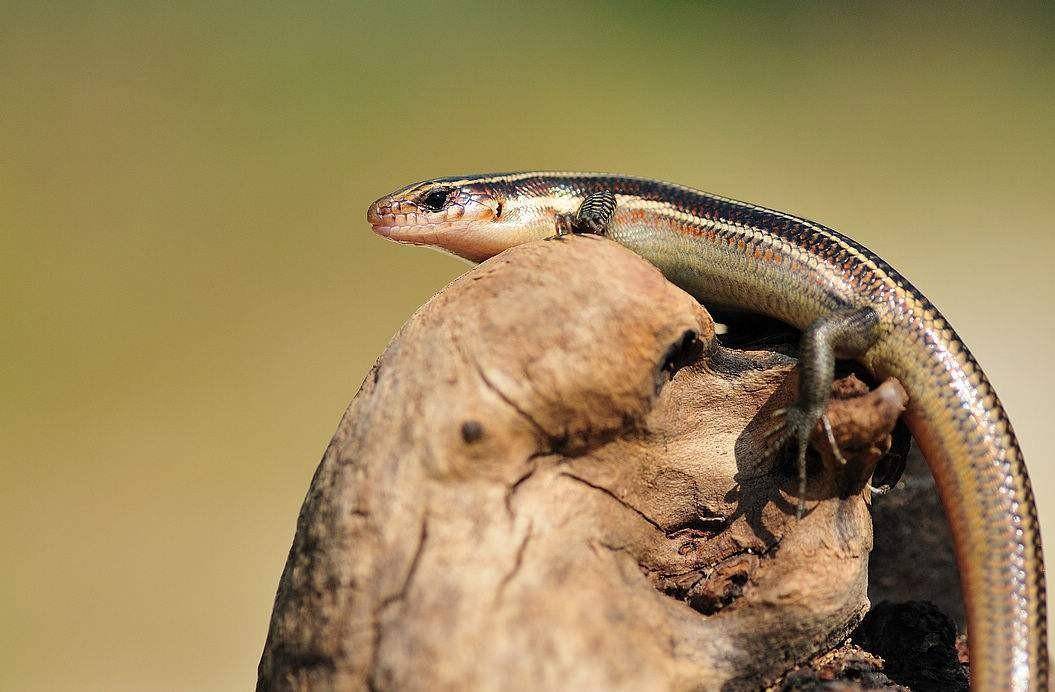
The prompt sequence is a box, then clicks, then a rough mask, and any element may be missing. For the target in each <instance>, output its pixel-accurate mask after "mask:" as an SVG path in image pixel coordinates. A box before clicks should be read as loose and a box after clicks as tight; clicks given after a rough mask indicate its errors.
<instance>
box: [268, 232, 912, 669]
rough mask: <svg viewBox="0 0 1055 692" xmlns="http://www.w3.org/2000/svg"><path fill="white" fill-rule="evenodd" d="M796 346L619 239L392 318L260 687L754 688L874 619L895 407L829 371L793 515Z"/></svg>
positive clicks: (544, 260)
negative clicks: (721, 316)
mask: <svg viewBox="0 0 1055 692" xmlns="http://www.w3.org/2000/svg"><path fill="white" fill-rule="evenodd" d="M794 362H795V361H794V359H793V358H792V357H790V356H789V355H786V354H782V353H779V352H776V351H774V350H734V349H730V348H727V347H725V346H723V345H721V344H720V343H719V342H718V340H717V339H716V337H715V323H714V321H713V320H712V318H711V316H710V315H709V314H708V313H707V312H706V311H705V310H704V309H703V308H701V307H700V305H699V304H698V303H696V301H695V300H693V299H692V298H691V297H690V296H688V295H687V294H685V293H684V292H682V291H681V290H679V289H678V288H676V287H674V286H673V285H672V284H670V283H668V282H667V281H666V280H665V279H664V278H663V276H662V275H661V274H660V273H659V272H658V271H656V270H655V269H654V268H653V267H652V266H651V265H649V264H647V263H646V262H644V261H643V260H641V259H640V258H639V257H637V256H636V255H634V254H632V253H631V252H629V251H628V250H626V249H624V248H622V247H621V246H619V245H616V244H615V243H611V242H609V241H607V240H604V239H601V238H596V237H570V238H565V239H562V240H557V241H541V242H536V243H532V244H528V245H524V246H520V247H517V248H514V249H512V250H510V251H508V252H505V253H503V254H502V255H500V256H498V257H496V258H494V259H492V260H489V261H487V262H485V263H483V264H481V265H479V266H477V267H475V268H473V269H472V270H471V271H469V272H468V273H467V274H465V275H463V276H462V277H460V278H459V279H457V280H455V281H454V282H453V283H452V284H450V285H449V286H448V287H447V288H446V289H445V290H443V291H442V292H441V293H440V294H438V295H437V296H435V297H434V298H433V299H432V300H430V301H429V302H428V303H427V304H426V305H425V306H423V307H422V308H421V309H420V310H419V311H418V312H417V313H416V314H415V315H414V316H413V317H412V318H411V319H410V320H409V321H408V322H407V324H406V325H405V326H404V327H403V328H402V329H401V330H400V332H399V333H398V334H397V335H396V336H395V338H394V339H393V340H392V342H391V344H390V345H389V347H388V348H387V349H386V351H385V352H384V354H383V355H382V356H381V357H380V359H379V360H378V362H377V364H376V365H375V366H374V368H373V370H372V371H371V372H370V374H369V375H368V376H367V378H366V380H365V382H364V383H363V385H362V387H361V389H360V391H359V392H358V394H357V395H356V396H355V399H354V400H353V401H352V403H351V404H350V406H349V407H348V409H347V411H346V412H345V414H344V417H343V419H342V420H341V422H340V424H339V426H338V429H337V432H336V434H335V435H334V437H333V439H332V441H331V442H330V445H329V447H328V448H327V450H326V453H325V455H324V457H323V460H322V462H321V464H320V465H319V467H318V469H317V471H316V473H315V477H314V478H313V480H312V482H311V487H310V489H309V491H308V494H307V497H306V499H305V501H304V506H303V508H302V510H301V514H300V518H299V520H298V524H297V533H296V538H295V539H294V542H293V546H292V548H291V550H290V553H289V558H288V561H287V563H286V567H285V570H284V572H283V574H282V577H281V581H280V583H279V588H278V594H277V596H276V599H275V606H274V612H273V614H272V619H271V626H270V631H269V633H268V637H267V643H266V645H265V648H264V653H263V656H262V659H261V661H260V668H259V680H258V689H268V690H270V689H276V690H286V689H298V690H299V689H303V690H307V689H311V690H319V689H350V690H364V689H370V690H373V689H398V690H418V689H422V690H424V689H429V690H446V689H451V690H454V689H459V690H460V689H484V690H487V689H495V690H497V689H510V688H513V689H616V690H618V689H625V690H683V689H684V690H690V689H691V690H697V689H704V690H710V689H715V690H733V689H758V688H759V687H761V686H764V685H767V684H773V683H776V682H777V681H779V680H780V678H781V676H782V675H784V674H785V673H786V672H787V671H788V670H790V669H791V668H793V667H794V666H796V665H797V664H802V663H803V662H806V661H809V660H810V659H811V657H813V656H815V655H818V654H823V653H825V652H827V651H829V650H831V649H832V648H833V647H836V646H838V645H839V644H841V643H842V642H843V641H845V639H846V637H847V635H848V634H849V633H850V632H851V631H852V630H853V628H854V627H855V626H856V625H857V624H858V622H859V621H860V620H861V618H862V617H863V616H864V614H865V612H866V611H867V609H868V600H867V597H866V590H867V574H868V559H869V551H870V549H871V547H872V524H871V519H870V516H869V509H868V503H869V501H870V499H869V486H868V480H869V478H870V477H871V476H872V473H873V469H874V467H875V464H876V463H877V462H878V461H879V460H880V458H881V457H883V454H884V453H885V452H886V450H887V449H888V448H889V446H890V440H891V437H890V435H891V431H892V430H893V429H894V426H895V423H896V421H897V417H898V415H899V413H900V412H901V410H902V407H903V405H904V402H905V399H906V397H905V392H904V390H903V389H902V388H901V386H900V384H899V383H897V382H896V381H892V380H890V381H887V382H884V383H881V384H880V385H879V386H878V387H876V388H874V389H869V388H868V387H866V386H864V385H863V384H861V382H860V381H857V380H855V379H854V378H853V377H850V378H844V379H842V380H839V381H838V382H837V383H836V392H835V394H836V397H837V398H836V399H834V400H833V402H832V404H831V406H830V407H829V411H828V416H829V419H830V421H831V423H832V426H833V433H834V437H835V440H836V441H837V442H838V444H839V446H840V448H841V449H842V452H843V455H842V456H843V457H844V460H845V462H846V463H845V464H843V463H841V462H840V461H839V460H837V459H836V458H835V457H834V456H833V455H832V453H831V450H830V444H829V442H828V439H827V435H826V434H825V433H824V431H822V430H817V431H816V432H815V435H814V439H813V441H812V446H813V449H812V450H811V452H810V481H809V486H808V489H807V492H806V497H805V505H806V510H807V511H806V514H805V516H804V517H803V518H802V519H796V516H795V515H796V507H797V504H798V502H799V498H798V492H797V490H798V489H797V486H798V481H797V473H796V470H795V469H794V468H793V464H792V463H791V459H790V457H789V455H787V454H776V455H772V454H767V450H766V445H765V444H764V442H763V440H764V437H765V435H766V433H767V431H768V429H769V427H770V426H771V425H772V421H773V417H772V414H773V411H775V410H777V409H779V408H781V407H783V406H785V405H787V404H788V403H790V402H791V401H792V399H793V397H794V394H795V379H796V378H795V374H794Z"/></svg>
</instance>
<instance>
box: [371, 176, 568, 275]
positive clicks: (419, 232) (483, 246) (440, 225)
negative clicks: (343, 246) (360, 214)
mask: <svg viewBox="0 0 1055 692" xmlns="http://www.w3.org/2000/svg"><path fill="white" fill-rule="evenodd" d="M507 177H508V176H502V175H487V176H483V175H481V176H463V177H455V178H439V179H436V180H427V181H425V182H421V183H414V184H412V185H407V186H406V187H403V188H401V189H399V190H396V191H395V192H392V193H390V194H387V195H385V196H384V197H382V198H381V199H379V200H377V201H376V202H374V203H373V204H371V205H370V208H369V209H367V212H366V219H367V221H368V222H369V223H370V225H371V226H372V227H373V229H374V232H375V233H377V234H378V235H380V236H383V237H385V238H389V239H391V240H395V241H396V242H400V243H409V244H412V245H430V246H432V247H436V248H439V249H441V250H445V251H447V252H450V253H453V254H455V255H458V256H459V257H464V258H465V259H468V260H470V261H474V262H480V261H483V260H485V259H487V258H488V257H492V256H494V255H496V254H498V253H499V252H501V251H503V250H505V249H508V248H510V247H512V246H514V245H519V244H521V243H525V242H528V241H530V240H535V239H538V238H545V237H547V236H550V235H552V234H553V232H554V218H555V215H554V213H552V212H550V213H547V210H545V209H543V208H542V207H540V206H539V205H538V204H533V203H531V201H530V200H531V199H532V195H531V194H530V193H529V192H528V191H525V190H521V189H519V188H517V187H515V186H512V185H510V184H509V183H508V182H506V181H505V178H507Z"/></svg>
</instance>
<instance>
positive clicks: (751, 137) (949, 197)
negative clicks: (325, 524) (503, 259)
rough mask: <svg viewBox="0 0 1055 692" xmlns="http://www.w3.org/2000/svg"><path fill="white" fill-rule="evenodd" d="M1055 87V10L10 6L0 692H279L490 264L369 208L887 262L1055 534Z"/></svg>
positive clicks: (1, 61) (2, 266) (5, 8)
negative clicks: (854, 250)
mask: <svg viewBox="0 0 1055 692" xmlns="http://www.w3.org/2000/svg"><path fill="white" fill-rule="evenodd" d="M1053 87H1055V12H1053V10H1052V5H1051V4H1050V3H1036V4H1035V5H1010V4H1007V5H1005V4H999V3H978V4H971V5H970V7H967V6H965V4H962V3H955V4H953V3H950V4H941V3H937V4H931V5H929V6H928V7H915V6H913V5H910V4H908V3H895V4H883V5H882V6H881V5H880V4H879V3H854V4H842V3H840V4H839V6H838V7H836V8H833V7H830V6H812V7H805V8H804V7H799V8H798V9H795V10H792V9H791V8H790V6H789V7H787V8H781V7H773V6H770V5H769V4H768V3H750V2H749V3H733V2H730V3H719V4H716V5H711V6H709V7H707V8H702V7H699V6H697V5H696V4H695V3H690V2H662V3H652V4H638V3H621V2H617V3H602V2H585V1H582V2H570V3H569V2H554V3H548V2H532V3H523V4H501V3H479V4H471V3H470V4H453V3H452V4H443V5H440V4H435V3H427V2H400V3H394V2H393V3H377V4H360V3H334V2H325V3H316V2H287V3H280V2H264V3H257V4H241V3H228V2H207V3H206V2H183V3H151V2H127V3H122V2H65V3H63V2H42V1H39V0H37V1H33V2H20V1H16V2H10V1H9V2H3V3H0V356H2V358H0V373H2V382H0V392H2V394H0V464H2V466H0V540H2V546H0V548H2V555H3V568H2V569H0V689H5V690H16V689H17V690H56V689H79V690H95V689H97V690H104V689H105V690H151V689H159V690H160V689H199V690H227V689H245V688H247V687H249V686H251V685H252V683H253V681H254V680H255V668H256V664H257V659H258V657H259V653H260V650H261V648H262V645H263V642H264V636H265V633H266V629H267V623H268V617H269V614H270V608H271V602H272V598H273V596H274V590H275V587H276V584H277V580H278V577H279V573H280V570H281V568H282V565H283V563H284V560H285V557H286V551H287V550H288V547H289V544H290V541H291V539H292V536H293V530H294V524H295V519H296V515H297V510H298V508H299V506H300V502H301V500H302V499H303V496H304V492H305V490H306V489H307V487H308V483H309V481H310V478H311V474H312V472H313V470H314V468H315V465H316V464H317V462H318V459H319V458H320V455H321V453H322V451H323V449H324V447H325V445H326V443H327V441H328V439H329V437H330V435H331V433H332V432H333V430H334V428H335V425H336V423H337V420H338V418H339V416H340V415H341V413H342V411H343V409H344V407H345V405H346V404H347V402H348V401H349V400H350V398H351V397H352V396H353V395H354V393H355V391H356V388H357V387H358V384H359V382H360V380H361V378H362V377H363V375H364V374H365V373H366V371H367V369H368V367H369V366H370V364H371V363H372V362H373V360H374V358H375V357H376V356H377V354H378V353H379V352H380V351H381V350H382V349H383V348H384V346H385V344H386V343H387V341H388V339H389V337H390V336H391V334H392V333H393V332H394V331H395V330H396V329H397V328H398V327H399V325H400V324H401V323H402V322H403V320H405V319H406V317H407V316H408V315H409V314H410V313H411V312H412V311H413V310H414V309H415V308H416V307H417V306H418V305H420V304H421V303H422V302H423V301H424V300H426V299H427V298H428V297H429V296H430V295H431V294H432V293H433V292H435V291H436V290H438V289H439V288H440V287H442V286H443V285H444V284H445V283H446V282H447V281H448V280H450V279H451V278H452V277H454V276H456V275H457V274H458V273H460V272H462V271H463V270H464V269H465V265H464V264H462V263H460V262H459V261H457V260H455V259H452V258H449V257H446V256H443V255H440V254H438V253H434V252H429V251H426V250H421V249H414V248H406V247H399V246H396V245H390V244H386V243H385V242H384V241H382V240H380V239H378V238H375V237H373V236H372V235H371V233H370V230H369V227H368V226H367V225H366V223H365V221H364V210H365V208H366V206H367V204H368V203H369V202H370V201H371V200H372V199H374V198H375V197H377V196H379V195H381V194H383V193H385V192H388V191H389V190H391V189H393V188H395V187H398V186H401V185H402V184H404V183H407V182H410V181H413V180H416V179H421V178H428V177H435V176H439V175H446V174H456V173H462V172H472V171H492V170H509V169H525V168H539V167H543V168H576V169H595V170H614V171H622V172H630V173H636V174H641V175H648V176H654V177H660V178H665V179H671V180H675V181H678V182H682V183H686V184H690V185H695V186H697V187H701V188H704V189H707V190H710V191H714V192H720V193H723V194H727V195H730V196H734V197H739V198H743V199H749V200H752V201H757V202H760V203H763V204H766V205H769V206H773V207H777V208H779V209H784V210H789V211H793V212H796V213H799V214H803V215H806V216H809V217H813V218H816V219H818V220H821V221H823V222H825V223H827V224H829V225H832V226H834V227H836V228H839V229H841V230H844V231H846V232H848V233H850V234H852V235H854V236H856V237H857V238H858V239H860V240H862V241H863V242H865V243H866V244H867V245H869V246H871V247H872V248H873V249H875V250H877V251H878V252H880V254H882V255H883V256H884V257H885V258H887V259H888V260H889V261H890V262H891V263H893V264H894V265H895V266H897V267H899V268H901V269H903V270H904V273H905V274H906V275H907V276H909V277H910V278H912V279H913V280H914V281H916V283H918V285H919V286H920V287H921V288H922V289H923V290H924V291H925V292H926V293H927V294H928V295H929V296H930V297H931V298H932V299H933V300H934V301H935V302H936V303H937V304H938V305H939V306H941V307H942V308H943V309H944V310H945V312H946V313H947V315H948V316H949V317H950V319H951V321H952V322H953V324H955V325H956V326H957V328H958V329H959V330H960V333H961V334H962V335H963V337H964V339H965V340H966V341H967V342H968V344H969V345H970V346H971V347H972V349H973V350H974V351H975V354H976V355H977V356H978V358H979V360H980V361H981V362H982V363H983V365H984V366H985V367H986V369H987V370H988V371H989V373H990V374H991V377H992V379H993V381H994V382H995V383H996V385H997V387H998V390H999V391H1000V393H1001V394H1002V396H1003V397H1004V400H1005V402H1006V404H1007V408H1008V409H1009V411H1010V414H1011V417H1012V419H1013V420H1014V422H1015V425H1016V427H1017V429H1018V432H1019V434H1020V436H1021V441H1022V445H1023V447H1024V448H1025V451H1026V456H1027V459H1028V460H1029V462H1030V468H1031V470H1032V473H1033V477H1034V481H1035V484H1036V486H1037V488H1038V490H1039V496H1040V498H1039V501H1040V503H1041V513H1042V520H1043V524H1044V528H1045V529H1046V530H1047V533H1048V535H1055V490H1053V488H1055V469H1053V467H1052V464H1051V459H1052V457H1053V456H1055V438H1053V436H1052V434H1051V422H1050V409H1051V404H1050V402H1051V397H1052V392H1053V391H1055V375H1053V374H1052V372H1053V371H1052V367H1051V364H1050V358H1051V356H1052V352H1053V351H1052V346H1051V344H1052V343H1053V342H1055V329H1053V318H1052V301H1053V299H1055V289H1053V284H1052V278H1051V265H1052V260H1053V251H1055V239H1053V237H1052V236H1053V230H1055V229H1053V219H1055V156H1053V154H1055V88H1053ZM906 521H912V518H911V517H906Z"/></svg>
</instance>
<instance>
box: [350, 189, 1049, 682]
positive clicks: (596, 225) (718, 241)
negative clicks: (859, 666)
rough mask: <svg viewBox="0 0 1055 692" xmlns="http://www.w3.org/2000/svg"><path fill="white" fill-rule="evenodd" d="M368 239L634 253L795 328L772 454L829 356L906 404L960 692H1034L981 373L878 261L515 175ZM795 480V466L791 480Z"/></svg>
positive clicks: (1003, 482) (660, 193) (998, 455)
mask: <svg viewBox="0 0 1055 692" xmlns="http://www.w3.org/2000/svg"><path fill="white" fill-rule="evenodd" d="M367 218H368V220H369V222H370V223H371V225H372V226H373V229H374V231H376V232H377V233H379V234H380V235H382V236H385V237H387V238H391V239H392V240H396V241H399V242H404V243H411V244H418V245H431V246H434V247H438V248H441V249H444V250H447V251H449V252H451V253H454V254H456V255H459V256H461V257H464V258H466V259H469V260H471V261H482V260H484V259H487V258H488V257H491V256H493V255H495V254H498V253H499V252H501V251H502V250H505V249H507V248H509V247H512V246H513V245H517V244H520V243H524V242H528V241H531V240H536V239H540V238H545V237H549V236H552V235H554V234H555V233H560V232H569V231H571V232H594V233H602V234H604V235H607V236H608V237H609V238H611V239H613V240H615V241H617V242H619V243H621V244H623V245H625V246H626V247H628V248H630V249H631V250H633V251H635V252H637V253H638V254H640V255H641V256H642V257H644V258H645V259H647V260H648V261H649V262H651V263H652V264H654V265H655V266H656V267H658V268H659V269H660V271H662V272H663V274H664V275H665V276H666V277H667V278H668V279H669V280H670V281H671V282H673V283H675V284H676V285H678V286H680V287H681V288H683V289H684V290H686V291H687V292H689V293H690V294H692V295H693V296H695V297H696V298H697V299H699V300H700V301H701V302H703V303H704V304H711V305H715V306H728V307H734V308H738V309H743V310H748V311H752V312H758V313H763V314H766V315H769V316H771V317H774V318H777V319H779V320H782V321H784V322H787V323H789V324H791V325H793V326H795V327H798V328H799V329H802V330H804V331H803V343H802V353H801V355H800V364H799V378H800V396H799V399H798V401H797V402H796V403H795V404H794V405H793V406H791V407H789V408H788V409H787V410H786V412H785V413H784V425H783V426H782V427H781V430H782V434H780V435H778V438H779V439H777V440H776V442H777V443H781V442H783V441H784V440H785V439H790V440H792V441H794V442H796V443H797V444H798V448H799V459H800V468H801V469H805V464H804V462H803V461H802V459H803V455H804V454H805V439H804V438H805V436H808V434H809V430H811V429H812V428H813V426H814V425H815V424H816V423H817V421H818V420H819V419H820V418H821V417H822V414H823V411H824V406H825V404H826V403H827V397H828V392H829V388H830V384H831V380H832V372H833V368H834V365H835V358H836V357H844V358H855V359H856V360H858V361H859V362H861V363H862V364H863V365H865V366H866V367H867V368H869V369H870V370H871V371H872V372H873V373H875V374H876V375H877V376H879V377H886V376H893V377H896V378H897V379H899V380H900V381H901V382H902V383H903V384H904V386H905V388H906V390H907V391H908V392H909V396H910V403H909V406H908V410H907V411H906V412H905V420H906V422H907V424H908V426H909V428H910V429H911V431H912V433H913V435H914V437H915V439H916V441H917V443H918V444H919V446H920V449H921V450H922V451H923V454H924V456H925V457H926V459H927V463H928V465H929V466H930V469H931V472H932V474H933V476H934V479H935V483H936V485H937V488H938V492H939V494H940V496H941V499H942V503H943V505H944V508H945V512H946V516H947V518H948V521H949V525H950V527H951V529H952V534H953V537H954V543H955V551H956V557H957V562H958V565H959V569H960V573H961V575H962V583H963V596H964V602H965V604H966V608H967V623H968V633H969V648H970V655H971V687H972V689H974V690H1046V689H1048V650H1047V618H1046V612H1045V609H1046V604H1045V591H1044V560H1043V555H1042V551H1041V542H1040V531H1039V526H1038V521H1037V513H1036V507H1035V505H1034V500H1033V491H1032V488H1031V486H1030V482H1029V477H1028V475H1027V472H1026V467H1025V464H1024V461H1023V458H1022V453H1021V451H1020V450H1019V446H1018V443H1017V441H1016V439H1015V434H1014V432H1013V430H1012V428H1011V424H1010V422H1009V421H1008V418H1007V415H1006V413H1005V412H1004V409H1003V407H1002V406H1001V404H1000V401H999V399H998V398H997V396H996V393H995V392H994V391H993V387H992V385H990V383H989V381H988V379H987V378H986V376H985V374H984V373H983V372H982V370H981V368H980V367H979V366H978V363H977V362H976V361H975V359H974V358H973V357H972V356H971V354H970V352H969V351H968V350H967V347H966V346H965V345H964V344H963V342H962V341H961V340H960V338H959V337H958V336H957V335H956V333H955V332H954V331H953V329H952V327H950V326H949V324H948V322H946V320H945V318H944V317H942V315H941V313H939V312H938V310H937V309H936V308H935V307H934V306H933V305H932V304H931V303H930V301H928V300H927V299H926V298H925V297H924V296H923V294H922V293H921V292H920V291H919V290H917V289H916V288H915V287H914V286H913V285H912V284H910V283H909V282H908V281H907V280H906V279H905V278H904V277H902V276H901V275H900V274H899V273H898V272H897V271H895V270H894V269H893V268H892V267H890V265H888V264H887V263H886V262H884V261H883V260H881V259H880V258H879V257H877V256H876V255H875V254H874V253H872V252H871V251H869V250H868V249H867V248H865V247H863V246H862V245H860V244H859V243H857V242H855V241H853V240H851V239H850V238H848V237H847V236H845V235H842V234H841V233H838V232H836V231H834V230H832V229H830V228H826V227H824V226H822V225H820V224H818V223H815V222H813V221H809V220H807V219H803V218H799V217H796V216H793V215H791V214H785V213H782V212H779V211H774V210H771V209H766V208H764V207H760V206H757V205H754V204H747V203H744V202H739V201H736V200H733V199H728V198H725V197H718V196H715V195H711V194H707V193H704V192H701V191H698V190H694V189H692V188H688V187H683V186H681V185H675V184H671V183H665V182H659V181H655V180H649V179H644V178H635V177H628V176H619V175H609V174H597V173H570V172H556V171H547V172H524V173H507V174H494V175H469V176H463V177H452V178H441V179H436V180H430V181H426V182H422V183H415V184H413V185H409V186H407V187H404V188H402V189H400V190H398V191H396V192H394V193H392V194H389V195H386V196H385V197H383V198H381V199H379V200H378V201H377V202H375V203H374V204H373V205H371V206H370V208H369V210H368V212H367ZM802 473H803V474H804V473H805V472H804V470H803V471H802Z"/></svg>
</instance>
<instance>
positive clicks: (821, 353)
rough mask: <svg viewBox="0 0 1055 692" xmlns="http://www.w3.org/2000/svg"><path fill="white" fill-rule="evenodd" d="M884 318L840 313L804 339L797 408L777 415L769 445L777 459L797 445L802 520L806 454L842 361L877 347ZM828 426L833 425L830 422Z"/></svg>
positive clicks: (868, 312)
mask: <svg viewBox="0 0 1055 692" xmlns="http://www.w3.org/2000/svg"><path fill="white" fill-rule="evenodd" d="M877 325H878V317H877V315H876V313H875V310H873V309H872V308H851V309H847V310H838V311H836V312H833V313H831V314H828V315H825V316H824V317H821V318H820V319H818V320H817V321H815V322H814V323H813V324H811V325H810V326H809V327H807V328H806V330H805V331H804V332H803V333H802V341H801V342H800V348H799V363H798V375H799V394H798V398H797V399H796V400H795V402H794V403H793V404H791V405H790V406H788V407H787V408H784V409H780V410H779V411H776V412H775V413H774V416H775V417H776V418H777V421H776V424H775V425H774V426H773V428H772V431H771V434H770V435H769V436H768V441H767V444H768V445H769V450H768V451H769V453H770V454H771V455H772V454H775V453H776V452H777V451H779V449H780V448H781V447H783V446H784V444H785V443H787V442H790V441H793V442H794V444H795V445H796V470H797V471H798V506H797V509H796V516H797V517H799V518H801V517H802V515H803V513H804V511H805V507H806V504H805V502H806V481H807V477H806V476H807V475H806V449H807V448H808V446H809V441H810V435H811V434H812V432H813V429H814V427H815V426H816V425H817V423H819V422H821V421H822V420H823V418H824V410H825V408H827V406H828V399H829V398H830V397H831V388H832V382H833V380H834V379H835V360H836V358H856V357H858V356H861V355H863V354H864V353H865V352H866V351H867V350H868V349H869V348H871V347H872V345H873V344H874V343H875V342H876V339H877V337H878V333H877V330H876V327H877ZM824 422H825V423H827V421H824ZM825 433H826V434H827V437H828V440H829V443H830V444H832V450H833V452H834V455H835V457H836V458H837V459H838V458H842V455H841V454H840V453H839V450H838V449H836V448H835V443H834V437H833V436H832V433H831V430H830V426H828V425H826V426H825Z"/></svg>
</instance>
